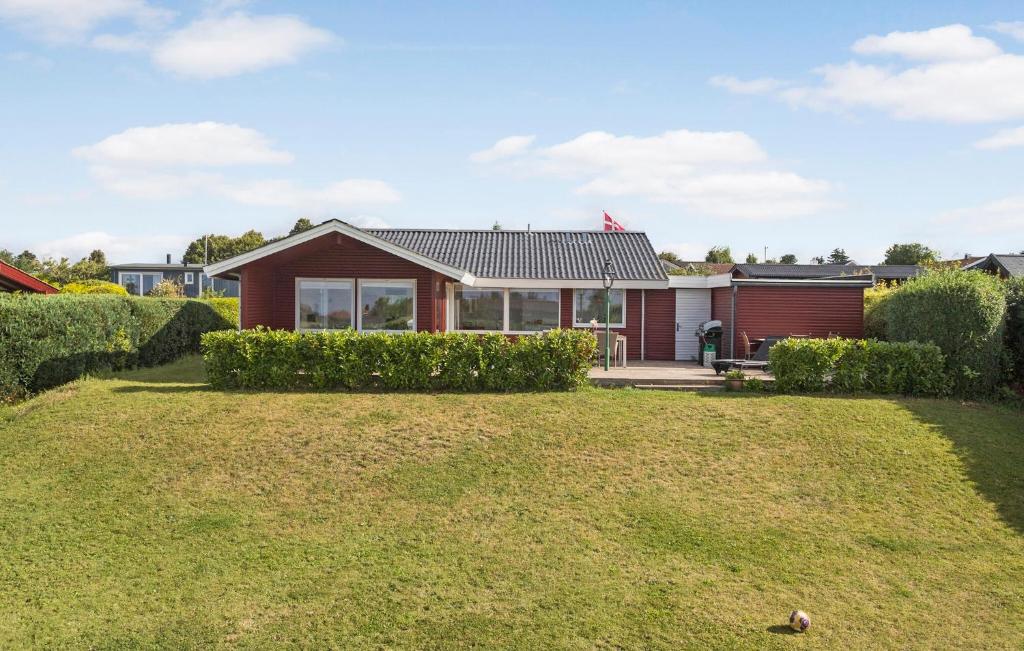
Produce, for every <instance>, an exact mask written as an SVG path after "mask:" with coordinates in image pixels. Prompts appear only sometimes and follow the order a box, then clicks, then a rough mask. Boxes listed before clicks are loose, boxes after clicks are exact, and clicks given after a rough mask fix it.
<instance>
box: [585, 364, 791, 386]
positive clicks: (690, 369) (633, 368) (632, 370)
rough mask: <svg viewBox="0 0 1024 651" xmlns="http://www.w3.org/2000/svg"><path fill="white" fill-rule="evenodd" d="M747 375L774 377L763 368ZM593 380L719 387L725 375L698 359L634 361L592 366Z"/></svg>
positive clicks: (597, 382) (602, 383)
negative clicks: (609, 365)
mask: <svg viewBox="0 0 1024 651" xmlns="http://www.w3.org/2000/svg"><path fill="white" fill-rule="evenodd" d="M744 374H745V375H746V376H747V377H756V378H760V379H762V380H765V381H767V382H771V381H772V379H773V378H772V376H771V374H770V373H765V372H764V371H755V370H746V371H744ZM590 383H591V384H593V385H595V386H599V387H637V388H644V389H654V388H665V389H668V388H675V389H679V390H685V389H690V390H701V389H720V388H721V387H722V386H723V385H724V383H725V375H724V374H723V375H715V371H714V369H711V368H704V367H702V366H697V363H696V362H650V361H648V362H638V361H631V362H629V366H627V367H625V368H623V367H621V366H613V367H612V368H610V369H609V370H608V371H605V370H604V367H603V366H595V367H594V368H592V369H590Z"/></svg>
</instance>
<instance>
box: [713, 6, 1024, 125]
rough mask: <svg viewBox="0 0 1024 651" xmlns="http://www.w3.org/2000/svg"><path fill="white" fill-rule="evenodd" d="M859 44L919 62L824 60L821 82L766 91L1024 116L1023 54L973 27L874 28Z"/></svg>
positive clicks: (908, 111)
mask: <svg viewBox="0 0 1024 651" xmlns="http://www.w3.org/2000/svg"><path fill="white" fill-rule="evenodd" d="M854 50H855V51H857V52H858V53H861V54H883V53H889V54H897V55H900V56H901V57H903V58H905V59H908V60H910V61H913V63H903V64H901V65H900V64H897V65H890V66H884V67H883V66H878V65H874V64H867V63H862V62H859V61H849V62H847V63H845V64H840V65H826V66H822V67H820V68H818V69H816V70H815V71H814V72H815V74H816V75H818V76H819V77H820V81H819V82H818V83H816V84H810V85H803V86H796V87H786V88H779V89H776V90H775V91H768V92H774V93H775V94H776V95H777V96H778V97H780V98H782V99H784V100H786V101H788V102H790V103H791V104H793V105H794V106H806V107H810V108H813V109H816V110H846V109H853V108H871V109H876V110H879V111H883V112H886V113H888V114H889V115H891V116H893V117H895V118H898V119H904V120H930V121H938V122H964V123H974V122H997V121H1003V120H1010V119H1019V118H1024V56H1022V55H1019V54H1013V53H1007V52H1003V51H1001V50H1000V49H999V48H998V46H996V45H995V44H994V43H993V42H992V41H989V40H988V39H985V38H980V37H975V36H973V35H972V33H971V30H970V28H968V27H965V26H963V25H949V26H946V27H941V28H936V29H932V30H927V31H922V32H893V33H891V34H888V35H886V36H869V37H866V38H864V39H861V40H859V41H857V43H855V44H854ZM740 83H750V82H740ZM725 87H728V86H725ZM734 92H737V91H734Z"/></svg>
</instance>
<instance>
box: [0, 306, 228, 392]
mask: <svg viewBox="0 0 1024 651" xmlns="http://www.w3.org/2000/svg"><path fill="white" fill-rule="evenodd" d="M228 327H231V324H230V323H228V322H225V321H224V320H223V319H222V318H221V317H220V316H219V315H218V314H217V313H216V312H215V311H214V310H212V309H211V308H210V307H209V306H208V305H205V304H204V303H201V302H199V301H187V300H182V299H153V298H139V297H120V296H110V295H106V296H104V295H98V296H97V295H78V294H56V295H51V296H42V295H13V294H11V295H0V401H5V400H13V399H17V398H20V397H22V396H24V395H26V394H28V393H31V392H35V391H40V390H43V389H48V388H50V387H54V386H57V385H60V384H63V383H65V382H68V381H70V380H73V379H75V378H78V377H81V376H82V375H85V374H86V373H92V372H96V371H101V370H110V369H121V368H127V367H131V366H136V365H152V364H160V363H163V362H166V361H170V360H172V359H176V358H177V357H180V356H181V355H183V354H186V353H189V352H198V350H199V335H200V334H201V333H203V332H206V331H208V330H215V329H219V328H228Z"/></svg>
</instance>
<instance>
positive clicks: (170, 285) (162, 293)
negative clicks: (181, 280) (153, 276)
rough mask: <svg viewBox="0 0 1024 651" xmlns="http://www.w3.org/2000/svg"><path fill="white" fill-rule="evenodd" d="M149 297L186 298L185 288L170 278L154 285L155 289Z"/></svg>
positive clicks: (150, 292)
mask: <svg viewBox="0 0 1024 651" xmlns="http://www.w3.org/2000/svg"><path fill="white" fill-rule="evenodd" d="M148 295H149V296H155V297H157V298H183V297H184V296H185V288H184V287H182V286H181V285H180V284H178V283H176V282H174V281H173V280H171V279H170V278H164V279H163V280H161V281H160V282H158V283H157V284H155V285H153V289H151V290H150V291H149V294H148Z"/></svg>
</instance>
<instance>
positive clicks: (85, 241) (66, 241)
mask: <svg viewBox="0 0 1024 651" xmlns="http://www.w3.org/2000/svg"><path fill="white" fill-rule="evenodd" d="M188 243H189V238H187V237H184V236H180V235H145V236H142V235H138V236H132V235H128V236H123V235H111V234H110V233H105V232H102V231H90V232H86V233H78V234H77V235H71V236H69V237H62V238H60V239H55V240H49V241H46V242H37V243H36V244H33V245H32V246H31V247H29V248H30V250H32V251H34V252H35V253H36V254H37V255H39V256H40V257H42V258H57V259H60V258H68V259H69V260H72V261H76V260H81V259H82V258H84V257H85V256H87V255H89V253H90V252H91V251H93V250H94V249H101V250H102V251H103V252H104V253H106V254H107V260H109V261H110V262H113V263H115V264H116V263H118V262H139V261H143V260H152V261H153V262H163V261H164V254H166V253H172V254H175V256H176V257H177V255H180V253H181V252H182V251H184V250H185V247H186V246H187V245H188Z"/></svg>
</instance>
